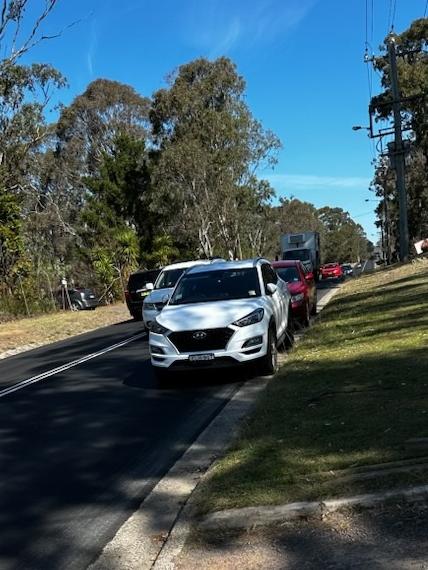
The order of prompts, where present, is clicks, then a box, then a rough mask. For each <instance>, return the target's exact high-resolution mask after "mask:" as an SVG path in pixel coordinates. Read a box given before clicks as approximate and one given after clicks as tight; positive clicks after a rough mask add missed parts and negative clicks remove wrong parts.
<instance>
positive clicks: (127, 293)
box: [125, 291, 129, 299]
mask: <svg viewBox="0 0 428 570" xmlns="http://www.w3.org/2000/svg"><path fill="white" fill-rule="evenodd" d="M125 299H129V291H125Z"/></svg>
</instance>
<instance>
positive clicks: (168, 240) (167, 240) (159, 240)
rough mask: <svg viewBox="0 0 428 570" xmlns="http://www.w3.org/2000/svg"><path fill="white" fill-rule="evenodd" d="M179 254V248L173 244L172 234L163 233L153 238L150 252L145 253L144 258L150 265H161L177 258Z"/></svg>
mask: <svg viewBox="0 0 428 570" xmlns="http://www.w3.org/2000/svg"><path fill="white" fill-rule="evenodd" d="M179 255H180V250H179V249H178V248H177V247H176V246H175V245H174V240H173V239H172V236H170V235H168V234H163V235H159V236H156V237H155V238H154V240H153V249H152V252H151V253H148V254H146V255H145V256H144V260H145V261H146V262H147V264H148V265H149V266H150V267H163V266H164V265H168V264H169V263H171V262H172V261H174V260H175V259H178V257H179Z"/></svg>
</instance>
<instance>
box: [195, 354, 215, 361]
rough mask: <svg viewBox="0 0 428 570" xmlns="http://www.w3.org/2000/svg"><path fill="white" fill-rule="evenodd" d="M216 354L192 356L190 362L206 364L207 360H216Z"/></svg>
mask: <svg viewBox="0 0 428 570" xmlns="http://www.w3.org/2000/svg"><path fill="white" fill-rule="evenodd" d="M214 358H215V356H214V354H192V355H190V356H189V360H190V362H205V361H206V360H214Z"/></svg>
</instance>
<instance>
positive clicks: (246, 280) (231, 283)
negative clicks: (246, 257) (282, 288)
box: [170, 267, 261, 305]
mask: <svg viewBox="0 0 428 570" xmlns="http://www.w3.org/2000/svg"><path fill="white" fill-rule="evenodd" d="M260 294H261V293H260V284H259V277H258V274H257V269H256V268H255V267H249V268H246V269H223V270H217V271H204V272H203V273H190V274H189V275H185V276H184V277H183V279H181V281H180V283H179V284H178V285H177V288H176V290H175V292H174V294H173V296H172V297H171V301H170V305H184V304H187V303H208V302H210V301H227V300H230V299H248V298H249V297H260Z"/></svg>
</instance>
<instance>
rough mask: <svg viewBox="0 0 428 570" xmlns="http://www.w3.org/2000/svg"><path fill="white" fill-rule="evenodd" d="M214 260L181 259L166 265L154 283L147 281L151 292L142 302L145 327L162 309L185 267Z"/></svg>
mask: <svg viewBox="0 0 428 570" xmlns="http://www.w3.org/2000/svg"><path fill="white" fill-rule="evenodd" d="M214 261H216V260H209V259H200V260H196V261H183V262H181V263H173V264H171V265H167V266H166V267H164V268H163V269H162V271H161V273H160V274H159V275H158V277H157V279H156V281H155V283H154V284H153V283H151V284H150V283H148V284H147V285H148V286H149V288H150V289H151V293H150V294H149V295H148V296H146V298H145V299H144V303H143V319H144V325H145V327H146V328H148V329H149V328H150V327H151V324H152V322H153V321H154V320H155V318H156V317H157V315H158V314H159V313H160V312H161V311H162V309H163V307H164V306H165V304H166V302H167V301H168V298H169V296H170V295H171V293H172V292H173V290H174V287H175V285H176V283H177V281H178V280H179V279H180V277H181V276H182V275H183V273H184V272H185V271H186V269H189V267H193V266H194V265H200V264H208V263H213V262H214Z"/></svg>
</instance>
